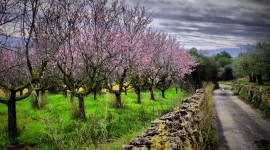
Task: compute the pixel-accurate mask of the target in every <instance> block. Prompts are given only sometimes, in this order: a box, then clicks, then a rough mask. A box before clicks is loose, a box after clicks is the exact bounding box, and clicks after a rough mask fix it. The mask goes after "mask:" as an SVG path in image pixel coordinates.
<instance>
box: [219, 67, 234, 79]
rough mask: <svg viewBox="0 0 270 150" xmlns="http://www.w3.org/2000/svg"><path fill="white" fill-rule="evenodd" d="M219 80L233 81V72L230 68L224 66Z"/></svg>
mask: <svg viewBox="0 0 270 150" xmlns="http://www.w3.org/2000/svg"><path fill="white" fill-rule="evenodd" d="M220 78H221V79H222V80H223V81H228V80H232V79H233V70H232V68H231V66H225V68H224V70H223V72H222V73H221V75H220Z"/></svg>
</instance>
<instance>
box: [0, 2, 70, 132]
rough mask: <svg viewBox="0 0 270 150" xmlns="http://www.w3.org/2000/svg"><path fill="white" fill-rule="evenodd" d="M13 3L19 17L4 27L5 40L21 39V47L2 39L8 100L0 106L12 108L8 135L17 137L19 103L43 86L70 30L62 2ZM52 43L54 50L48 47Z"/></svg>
mask: <svg viewBox="0 0 270 150" xmlns="http://www.w3.org/2000/svg"><path fill="white" fill-rule="evenodd" d="M5 2H6V1H1V5H0V6H1V7H2V6H3V5H6V4H5ZM13 2H14V3H13ZM3 3H4V4H3ZM8 3H9V2H8ZM10 3H12V4H14V6H12V9H13V8H14V9H15V10H16V12H17V13H18V17H12V18H13V19H10V20H9V22H8V25H9V26H5V24H4V25H3V24H1V34H2V35H3V36H5V38H4V39H8V38H9V37H10V36H16V37H18V38H16V39H17V41H16V43H17V44H13V45H7V43H8V42H5V41H3V40H2V38H1V44H2V45H1V46H2V47H5V48H4V49H3V48H2V50H1V53H3V55H2V54H1V58H0V61H1V63H0V65H1V67H0V69H1V70H0V87H1V89H3V90H4V91H5V93H6V97H4V98H0V103H3V104H6V105H7V106H8V133H9V135H10V136H11V137H15V136H16V135H17V119H16V102H17V101H20V100H23V99H25V98H27V97H28V96H29V95H30V94H31V93H32V91H33V90H34V88H35V85H36V84H37V83H39V82H40V79H41V78H42V76H43V73H44V71H45V70H46V67H47V64H48V62H50V60H51V58H52V56H53V55H54V54H55V53H56V52H57V50H58V49H59V46H60V45H61V43H62V42H63V41H64V40H65V39H66V32H65V31H66V29H67V26H65V24H63V23H62V21H63V20H64V19H63V17H64V16H63V12H61V11H60V9H58V8H60V7H61V6H62V4H61V2H60V1H46V2H45V1H41V0H24V1H10ZM4 8H10V7H4ZM1 15H2V18H5V17H6V18H9V17H10V15H9V13H4V14H1ZM1 21H2V20H1ZM10 27H12V29H13V30H12V32H10V29H9V28H10ZM3 43H4V44H3ZM13 43H14V42H13ZM48 43H50V47H46V46H45V45H47V44H48ZM3 45H4V46H3ZM14 45H15V46H14ZM2 56H5V57H2ZM24 89H28V91H27V92H26V93H22V95H20V96H18V95H16V93H17V92H20V91H22V90H24Z"/></svg>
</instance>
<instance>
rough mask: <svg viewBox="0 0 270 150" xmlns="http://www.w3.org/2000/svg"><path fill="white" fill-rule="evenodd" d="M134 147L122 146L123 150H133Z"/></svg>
mask: <svg viewBox="0 0 270 150" xmlns="http://www.w3.org/2000/svg"><path fill="white" fill-rule="evenodd" d="M133 147H134V146H133V145H122V150H132V148H133Z"/></svg>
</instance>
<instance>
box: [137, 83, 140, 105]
mask: <svg viewBox="0 0 270 150" xmlns="http://www.w3.org/2000/svg"><path fill="white" fill-rule="evenodd" d="M136 93H137V103H138V104H140V103H141V88H140V87H136Z"/></svg>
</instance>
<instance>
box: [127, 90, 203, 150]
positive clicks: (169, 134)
mask: <svg viewBox="0 0 270 150" xmlns="http://www.w3.org/2000/svg"><path fill="white" fill-rule="evenodd" d="M204 99H205V95H204V91H203V90H202V89H199V90H197V91H196V93H195V94H194V95H193V96H192V97H190V98H186V99H185V100H183V103H182V104H181V106H179V107H176V108H175V109H174V111H173V112H170V113H167V114H165V115H163V116H161V117H160V118H159V119H157V120H155V121H153V122H152V123H151V126H150V128H148V129H147V130H146V131H144V132H143V133H142V134H141V135H140V136H138V137H137V138H135V139H133V140H132V141H131V142H130V144H129V145H123V146H122V148H123V150H143V149H173V150H179V149H194V150H196V149H202V147H203V137H202V131H201V129H202V127H201V124H202V123H201V121H202V114H203V113H202V112H203V108H204V107H202V105H203V104H204Z"/></svg>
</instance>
